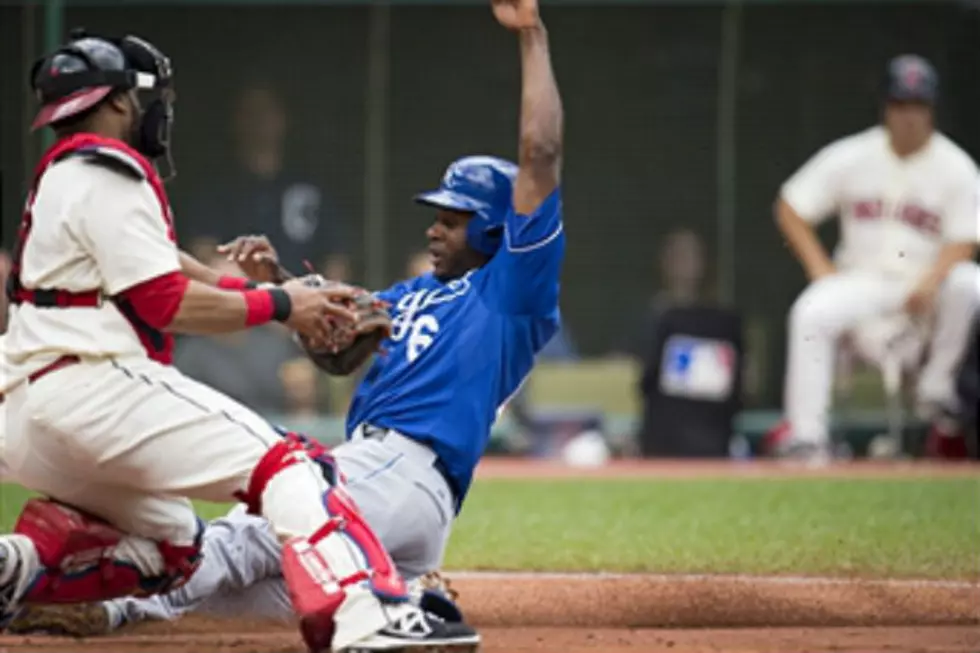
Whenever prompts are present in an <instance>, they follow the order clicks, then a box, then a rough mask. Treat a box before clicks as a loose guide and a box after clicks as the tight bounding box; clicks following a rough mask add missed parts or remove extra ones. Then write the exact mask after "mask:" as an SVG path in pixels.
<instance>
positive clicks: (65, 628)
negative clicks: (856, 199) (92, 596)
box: [7, 603, 112, 637]
mask: <svg viewBox="0 0 980 653" xmlns="http://www.w3.org/2000/svg"><path fill="white" fill-rule="evenodd" d="M111 630H112V627H111V624H110V623H109V613H108V612H106V609H105V607H104V606H103V604H101V603H75V604H65V605H26V606H24V607H23V608H22V609H21V610H20V613H19V614H17V616H16V617H14V619H13V621H11V622H10V625H9V626H7V632H9V633H14V634H19V635H28V634H38V635H40V634H44V635H59V636H63V637H98V636H99V635H107V634H109V632H111Z"/></svg>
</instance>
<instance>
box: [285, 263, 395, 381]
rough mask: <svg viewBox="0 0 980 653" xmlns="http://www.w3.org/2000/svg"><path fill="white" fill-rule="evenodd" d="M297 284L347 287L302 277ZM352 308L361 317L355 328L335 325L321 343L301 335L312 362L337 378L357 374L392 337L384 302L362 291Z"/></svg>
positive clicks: (352, 302)
mask: <svg viewBox="0 0 980 653" xmlns="http://www.w3.org/2000/svg"><path fill="white" fill-rule="evenodd" d="M295 282H299V283H303V284H306V285H312V286H316V287H330V286H344V285H345V284H340V283H337V282H331V281H327V280H325V279H323V277H321V276H319V275H309V276H307V277H301V278H300V279H297V280H296V281H295ZM295 282H290V283H295ZM348 306H349V308H350V310H351V311H353V313H354V314H355V315H356V316H357V321H356V322H354V323H353V324H351V323H336V324H334V325H333V328H332V330H331V332H330V335H329V337H327V338H319V339H317V338H309V337H305V336H303V335H302V334H299V335H298V338H299V342H300V344H301V345H302V347H303V349H304V350H305V351H306V353H307V355H308V356H309V357H310V360H312V361H313V363H314V364H315V365H316V366H317V367H319V368H320V369H321V370H323V371H324V372H326V373H327V374H331V375H334V376H347V375H348V374H351V373H352V372H354V371H355V370H356V369H357V368H359V367H360V366H361V365H363V364H364V363H365V362H366V361H367V360H368V358H370V357H371V356H372V355H373V354H374V353H375V352H377V351H378V350H379V349H380V348H381V343H382V342H383V341H384V340H385V338H387V337H388V336H390V335H391V316H390V315H389V314H388V311H387V309H386V307H385V304H384V302H381V301H379V300H378V299H376V298H375V297H374V296H372V295H371V294H370V293H368V292H367V291H365V290H360V289H358V290H357V291H356V295H355V297H354V298H353V300H352V301H351V302H350V303H349V304H348Z"/></svg>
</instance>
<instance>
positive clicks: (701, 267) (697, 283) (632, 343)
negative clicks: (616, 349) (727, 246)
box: [621, 228, 711, 363]
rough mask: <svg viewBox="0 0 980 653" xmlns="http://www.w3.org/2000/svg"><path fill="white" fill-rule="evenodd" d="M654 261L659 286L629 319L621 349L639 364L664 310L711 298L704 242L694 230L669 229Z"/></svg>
mask: <svg viewBox="0 0 980 653" xmlns="http://www.w3.org/2000/svg"><path fill="white" fill-rule="evenodd" d="M656 261H657V273H658V274H657V276H658V280H659V286H658V287H657V289H656V290H654V291H653V293H652V294H651V295H650V296H649V298H648V299H647V301H646V302H644V303H643V304H642V305H641V306H640V311H641V312H638V314H637V316H636V317H635V318H634V319H633V320H631V321H630V322H629V328H630V331H629V332H628V334H627V335H626V336H625V337H624V345H623V347H622V348H621V350H622V351H624V352H625V353H628V354H629V355H630V356H633V357H634V358H636V359H637V361H639V362H641V363H642V362H643V361H645V360H646V359H647V357H648V356H649V355H650V348H651V347H652V338H653V337H654V334H655V333H656V332H657V325H658V324H659V322H660V320H661V318H662V317H663V315H664V313H665V312H667V311H668V310H670V309H671V308H675V307H679V306H698V305H705V304H707V303H709V302H710V301H711V299H710V295H709V292H708V290H707V281H706V279H707V270H706V266H707V261H706V260H705V251H704V241H703V240H702V239H701V236H700V235H699V234H698V233H697V232H696V231H694V230H693V229H687V228H677V229H674V230H672V231H670V232H668V233H667V235H666V236H665V237H664V239H663V242H662V244H661V246H660V248H659V255H658V256H657V258H656Z"/></svg>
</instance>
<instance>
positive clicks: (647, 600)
mask: <svg viewBox="0 0 980 653" xmlns="http://www.w3.org/2000/svg"><path fill="white" fill-rule="evenodd" d="M447 576H449V577H450V579H451V582H452V584H453V587H454V588H455V589H457V590H458V591H459V593H460V598H459V600H460V603H461V605H462V607H463V609H464V611H465V612H466V614H467V615H468V618H469V620H470V621H471V622H472V623H473V624H474V625H475V626H476V627H477V628H478V629H479V630H480V633H481V635H482V639H483V642H482V644H481V646H480V648H479V650H480V651H481V652H483V653H512V652H515V651H535V652H537V653H585V652H589V653H623V652H626V651H629V652H634V653H635V652H639V651H643V652H645V653H646V652H649V653H666V652H669V653H681V652H691V653H695V652H696V653H703V652H705V651H718V652H732V653H735V652H738V653H769V652H772V653H789V652H792V651H799V652H804V651H805V652H807V653H820V652H823V651H827V652H829V651H834V652H835V653H840V652H842V651H854V652H855V653H856V652H858V651H860V652H861V653H874V652H877V651H881V652H883V653H884V652H886V651H887V652H888V653H896V652H899V653H901V652H905V651H908V652H911V651H924V652H933V651H934V652H936V653H940V652H942V653H955V652H962V653H975V652H976V651H980V585H978V584H976V583H971V582H956V581H949V582H945V581H898V580H896V581H887V580H884V581H882V580H838V579H820V578H786V577H749V576H731V577H726V576H654V575H627V574H622V575H600V574H594V575H587V574H505V573H499V574H498V573H457V574H452V573H449V574H447ZM23 650H29V651H32V652H35V653H41V652H44V653H56V652H57V653H74V652H80V651H86V652H92V653H94V652H96V651H99V652H104V653H124V652H125V653H130V652H139V653H191V652H195V653H197V652H200V653H218V652H224V651H227V652H229V653H231V652H234V653H286V652H295V653H303V652H304V651H305V647H304V646H303V644H302V641H301V640H300V638H299V635H298V633H297V631H296V630H295V629H293V628H292V627H291V626H290V625H284V624H282V623H275V622H262V621H258V620H255V619H249V620H237V619H219V618H209V617H201V616H190V617H187V618H184V619H183V620H181V621H179V622H176V623H151V624H141V625H139V626H135V627H132V628H128V629H123V630H121V631H119V632H118V633H116V634H114V635H112V636H108V637H103V638H94V639H78V640H76V639H68V638H59V637H49V636H30V637H11V636H0V653H2V652H5V651H23ZM411 650H412V651H414V652H416V653H418V652H420V651H427V652H428V653H435V651H436V649H432V648H420V649H411ZM471 650H472V649H450V650H449V651H447V653H469V651H471Z"/></svg>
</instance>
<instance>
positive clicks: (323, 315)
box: [282, 279, 363, 342]
mask: <svg viewBox="0 0 980 653" xmlns="http://www.w3.org/2000/svg"><path fill="white" fill-rule="evenodd" d="M282 289H283V290H285V291H286V292H287V293H288V294H289V299H290V300H291V302H292V311H291V312H290V314H289V319H288V320H286V326H288V327H289V328H291V329H293V330H294V331H296V332H297V333H299V334H300V335H301V336H303V337H305V338H307V339H310V340H312V341H314V342H331V341H332V340H333V339H334V335H335V334H334V332H335V331H336V330H337V329H345V330H346V329H350V328H351V327H353V326H355V325H356V324H357V322H358V315H357V312H356V310H355V309H354V308H353V304H354V300H355V299H356V298H357V297H358V296H359V295H361V294H362V292H363V291H362V290H361V289H359V288H354V287H353V286H348V285H345V284H329V285H326V286H323V287H315V286H311V285H309V284H307V283H304V282H303V280H302V279H296V280H294V281H289V282H287V283H285V284H283V286H282Z"/></svg>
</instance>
